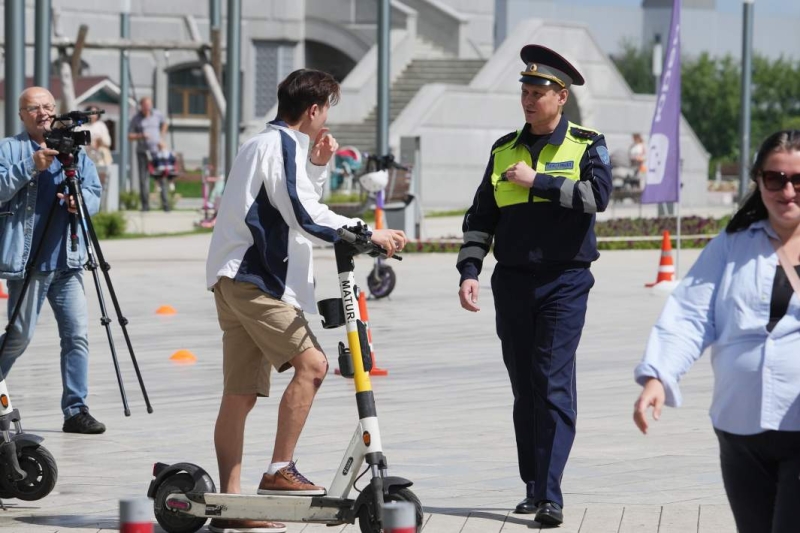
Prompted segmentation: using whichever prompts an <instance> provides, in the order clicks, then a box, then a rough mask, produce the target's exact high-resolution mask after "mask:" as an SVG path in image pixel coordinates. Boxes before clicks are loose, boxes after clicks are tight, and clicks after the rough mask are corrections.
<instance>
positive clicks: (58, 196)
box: [0, 87, 106, 434]
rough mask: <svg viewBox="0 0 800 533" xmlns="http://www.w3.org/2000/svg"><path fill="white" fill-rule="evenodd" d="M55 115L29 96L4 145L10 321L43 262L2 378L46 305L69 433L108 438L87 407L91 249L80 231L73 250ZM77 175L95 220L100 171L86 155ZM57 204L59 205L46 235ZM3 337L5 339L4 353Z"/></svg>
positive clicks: (0, 150) (0, 240) (2, 264)
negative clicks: (85, 271) (56, 340)
mask: <svg viewBox="0 0 800 533" xmlns="http://www.w3.org/2000/svg"><path fill="white" fill-rule="evenodd" d="M55 108H56V106H55V100H54V98H53V95H52V94H50V92H49V91H48V90H47V89H44V88H42V87H30V88H28V89H25V90H24V91H23V92H22V94H21V95H20V97H19V118H20V119H21V120H22V122H23V124H24V125H25V131H24V132H22V133H20V134H19V135H15V136H14V137H8V138H6V139H3V141H2V142H0V277H2V278H6V279H7V280H8V293H9V298H8V316H9V317H11V315H12V312H13V310H14V307H15V306H16V305H17V301H18V300H19V298H20V294H21V292H22V285H23V281H24V277H25V268H26V267H27V265H28V263H29V261H33V260H34V259H35V260H36V262H35V263H33V264H32V265H31V270H30V277H31V279H30V284H29V286H28V289H27V291H26V292H25V298H24V300H23V301H22V304H21V307H20V312H19V316H18V317H17V320H16V321H15V322H14V324H12V326H11V328H10V329H9V330H8V335H9V338H8V340H7V342H6V345H5V347H4V349H3V352H2V353H1V354H0V370H2V372H3V375H7V374H8V371H9V370H10V369H11V365H13V364H14V361H16V359H17V357H19V356H20V355H22V352H24V351H25V348H26V347H27V346H28V343H29V342H30V340H31V338H32V337H33V331H34V328H35V327H36V321H37V319H38V318H39V313H40V311H41V309H42V304H43V303H44V299H45V297H46V298H47V299H48V300H49V302H50V307H52V309H53V314H54V315H55V319H56V322H57V323H58V334H59V337H60V338H61V379H62V383H63V387H64V392H63V395H62V396H61V409H62V411H63V412H64V426H63V428H62V429H63V431H64V432H66V433H88V434H93V433H103V432H104V431H105V430H106V427H105V425H103V424H101V423H100V422H98V421H97V420H95V418H94V417H93V416H92V415H90V414H89V407H88V406H87V405H86V396H87V394H88V381H89V380H88V363H89V338H88V327H87V323H88V319H87V312H86V294H85V293H84V289H83V277H82V268H83V265H84V263H86V248H85V246H84V244H83V242H82V241H83V236H82V235H80V233H81V232H80V231H78V234H79V235H78V238H79V245H78V251H76V252H73V251H72V250H71V247H70V246H68V244H69V238H68V233H69V215H70V214H71V213H76V209H75V202H74V199H73V198H65V195H64V192H63V191H64V184H63V182H64V173H63V171H62V168H61V163H60V162H59V161H58V159H57V158H56V156H57V155H58V152H57V151H56V150H52V149H49V148H48V147H47V144H46V143H45V139H44V136H45V134H46V132H48V131H49V130H50V127H51V124H52V120H53V113H54V112H55ZM77 169H78V177H79V179H81V183H82V190H83V197H84V199H85V201H86V207H87V209H88V212H89V213H96V212H97V210H98V208H99V207H100V180H99V178H98V177H97V169H96V168H95V166H94V163H92V161H91V160H90V159H89V158H88V157H87V156H86V154H85V153H84V152H83V151H81V152H79V155H78V158H77ZM54 202H57V203H58V205H56V206H55V209H54V210H53V211H52V213H53V214H52V219H51V220H50V225H49V227H48V228H47V233H46V234H45V231H44V229H45V225H46V223H47V218H48V215H49V214H50V212H51V207H53V203H54ZM67 203H68V204H69V206H67ZM40 245H41V248H40ZM37 250H38V251H39V253H38V255H37ZM34 256H35V257H34ZM4 337H5V335H3V336H2V337H0V345H2V342H3V341H4V340H5V339H4Z"/></svg>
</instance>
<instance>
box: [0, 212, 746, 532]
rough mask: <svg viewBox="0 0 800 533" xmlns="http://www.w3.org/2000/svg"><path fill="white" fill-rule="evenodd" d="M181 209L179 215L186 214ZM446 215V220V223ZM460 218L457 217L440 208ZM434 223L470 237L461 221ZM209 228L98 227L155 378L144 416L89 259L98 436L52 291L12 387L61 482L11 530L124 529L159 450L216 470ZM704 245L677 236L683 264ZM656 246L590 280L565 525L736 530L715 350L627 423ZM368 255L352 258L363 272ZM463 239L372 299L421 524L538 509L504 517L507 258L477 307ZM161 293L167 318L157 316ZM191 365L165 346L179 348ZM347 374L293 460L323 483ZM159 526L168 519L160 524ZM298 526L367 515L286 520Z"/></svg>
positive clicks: (406, 264)
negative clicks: (68, 389)
mask: <svg viewBox="0 0 800 533" xmlns="http://www.w3.org/2000/svg"><path fill="white" fill-rule="evenodd" d="M173 214H175V213H173ZM450 223H452V222H450ZM438 224H440V225H446V224H448V222H446V221H444V222H439V223H438ZM453 224H454V227H453V228H452V231H450V228H444V227H443V228H440V231H441V233H442V234H447V233H453V234H458V233H460V231H459V229H460V228H459V226H458V224H457V222H456V223H453ZM209 241H210V235H207V234H206V235H191V236H183V237H164V238H147V239H127V240H114V241H103V242H102V247H103V252H104V254H105V256H106V259H107V260H108V261H109V262H110V263H111V266H112V268H111V271H110V273H111V277H112V281H113V283H114V287H115V289H116V292H117V295H118V297H119V301H120V302H121V305H122V311H123V313H124V315H125V316H126V317H127V318H128V319H129V321H130V324H129V331H130V335H131V338H132V341H133V346H134V348H135V353H136V358H137V360H138V362H139V365H140V367H141V369H142V373H143V375H144V381H145V384H146V386H147V392H148V394H149V396H150V400H151V402H152V405H153V407H154V410H155V412H154V413H153V414H147V412H146V410H145V407H144V402H143V400H142V394H141V392H140V390H139V387H138V384H137V381H136V378H135V375H134V372H133V369H132V365H131V361H130V357H129V355H128V352H127V349H126V347H125V343H124V340H123V338H122V335H121V332H120V329H119V326H118V323H117V320H116V317H115V316H113V307H112V304H111V298H110V297H109V294H108V292H107V291H105V288H104V291H105V296H106V298H105V301H106V305H107V306H108V307H109V309H110V310H111V312H112V318H114V322H113V324H112V331H113V333H114V339H115V345H116V349H117V353H118V357H119V362H120V366H121V368H122V373H123V377H124V380H125V390H126V392H127V397H128V401H129V403H130V407H131V413H132V414H131V416H130V417H125V416H124V415H123V411H122V404H121V401H120V393H119V387H118V385H117V381H116V378H115V374H114V370H113V365H112V360H111V356H110V350H109V345H108V341H107V338H106V333H105V330H104V329H103V328H102V327H101V325H100V323H99V317H100V315H99V306H98V299H97V297H96V296H95V291H94V289H93V288H92V286H93V283H92V277H91V276H90V275H87V276H85V281H86V285H87V293H88V297H89V303H90V316H91V329H90V332H91V339H90V341H91V353H92V355H91V363H90V398H89V405H90V407H91V409H92V413H93V414H94V415H95V416H96V417H97V418H98V419H99V420H101V421H102V422H104V423H106V425H107V426H108V431H107V432H106V433H105V434H104V435H100V436H83V435H72V434H70V435H68V434H64V433H62V432H61V423H62V420H61V412H60V410H59V407H58V406H59V398H60V395H61V382H60V377H59V370H58V368H59V363H58V359H59V356H58V353H59V348H58V337H57V334H56V325H55V323H54V319H53V316H52V314H51V313H50V310H49V307H47V306H45V307H46V311H45V313H44V315H43V316H42V318H41V320H40V322H39V327H38V330H37V334H36V336H35V337H34V340H33V343H32V344H31V346H30V347H29V348H28V351H27V352H26V353H25V355H24V356H23V357H22V358H21V359H20V360H19V361H18V363H17V365H16V366H15V367H14V369H13V370H12V372H11V374H10V376H9V379H8V385H9V388H10V391H11V395H12V400H13V402H14V405H15V406H16V407H18V408H19V409H20V411H21V413H22V417H23V427H24V429H25V430H26V431H28V432H30V433H34V434H37V435H41V436H42V437H44V438H45V441H44V445H45V446H46V447H47V448H48V449H49V450H50V451H51V452H52V454H53V455H54V456H55V459H56V461H57V463H58V468H59V479H58V483H57V485H56V487H55V489H54V491H53V492H52V493H51V494H50V495H49V496H48V497H46V498H45V499H43V500H40V501H37V502H20V501H17V500H11V501H6V502H5V504H6V507H7V508H6V510H5V511H0V529H1V530H3V531H13V532H31V533H45V532H61V533H88V532H97V531H113V530H116V529H118V527H119V526H118V502H119V500H120V499H124V498H130V497H143V496H144V495H145V492H146V490H147V486H148V483H149V482H150V479H151V470H152V464H153V462H154V461H162V462H168V463H172V462H178V461H189V462H193V463H196V464H199V465H201V466H203V467H204V468H206V469H207V470H208V471H209V473H211V475H212V477H214V478H216V475H217V473H216V461H215V455H214V446H213V438H212V435H213V427H214V421H215V417H216V412H217V407H218V403H219V398H220V389H221V334H220V331H219V327H218V325H217V322H216V315H215V311H214V304H213V298H212V295H211V293H209V292H207V291H206V290H205V288H204V265H205V256H206V251H207V247H208V243H209ZM697 253H698V252H697V251H696V250H693V251H683V252H682V253H681V258H680V263H681V271H685V269H686V267H687V266H688V265H690V264H691V263H692V262H693V261H694V259H695V258H696V257H697ZM316 255H317V263H316V271H317V297H318V299H321V298H325V297H332V296H336V295H337V290H338V289H337V285H336V273H335V265H334V261H333V252H332V250H331V249H320V250H318V251H317V254H316ZM659 255H660V254H659V253H658V251H656V250H650V251H625V252H604V253H603V256H602V258H601V259H600V260H599V261H598V262H597V263H596V265H595V266H594V267H593V272H594V275H595V277H596V280H597V281H596V285H595V288H594V289H593V291H592V293H591V297H590V300H589V313H588V317H587V322H586V328H585V330H584V334H583V339H582V342H581V346H580V349H579V352H578V390H579V393H578V402H579V417H578V437H577V441H576V443H575V447H574V449H573V452H572V456H571V459H570V462H569V464H568V468H567V470H566V472H565V475H564V481H563V489H564V493H565V502H566V507H565V515H566V521H565V523H564V525H563V527H562V528H560V530H559V531H564V532H581V533H603V532H609V533H612V532H614V533H617V532H637V533H639V532H641V533H649V532H661V533H667V532H675V533H688V532H695V531H699V532H712V531H713V532H719V533H728V532H734V531H735V528H734V526H733V521H732V518H731V515H730V511H729V509H728V507H727V504H726V499H725V494H724V491H723V487H722V482H721V476H720V472H719V465H718V458H717V454H718V451H717V443H716V438H715V437H714V434H713V432H712V429H711V425H710V422H709V419H708V415H707V411H708V406H709V404H710V399H711V371H710V365H709V361H708V360H707V359H706V358H704V359H701V361H700V362H699V363H698V364H697V365H696V366H695V368H694V369H693V371H692V372H691V373H690V374H689V375H687V376H686V378H685V379H684V380H683V382H682V388H683V393H684V399H685V405H684V406H683V407H682V408H681V409H679V410H674V409H667V410H665V412H664V414H663V416H662V420H661V421H660V422H657V423H656V424H655V425H654V427H653V429H652V431H651V434H650V435H648V436H646V437H645V436H642V435H641V434H639V432H638V431H637V430H636V428H635V427H634V425H633V422H632V420H631V414H632V407H633V402H634V400H635V399H636V396H637V394H638V389H639V388H638V386H637V385H636V384H635V383H634V382H633V377H632V376H633V368H634V366H635V365H636V363H637V362H638V360H639V359H640V357H641V354H642V350H643V347H644V344H645V340H646V338H647V335H648V332H649V329H650V327H651V326H652V324H653V322H654V321H655V319H656V317H657V316H658V313H659V312H660V309H661V307H662V305H663V301H664V296H663V295H660V294H656V293H653V292H651V291H649V290H647V289H645V288H644V284H645V283H646V282H651V281H654V279H655V276H656V269H657V266H658V261H659ZM370 261H371V260H370V259H369V258H359V259H358V260H357V266H356V268H357V270H356V275H357V279H359V280H363V279H364V277H365V276H366V273H367V271H368V269H369V267H370V265H371V262H370ZM454 262H455V255H454V254H408V255H407V256H405V258H404V260H403V261H402V262H393V266H394V268H395V270H396V272H397V275H398V282H397V288H396V289H395V291H394V293H393V294H392V295H391V298H390V299H385V300H377V301H373V300H370V301H369V313H370V319H371V326H372V332H373V337H374V344H375V351H376V359H377V363H378V366H380V367H383V368H386V369H388V370H389V375H388V376H387V377H373V378H372V383H373V388H374V390H375V397H376V401H377V410H378V416H379V418H380V424H381V430H382V434H383V435H382V437H383V443H384V447H385V453H386V455H387V457H388V460H389V464H390V467H391V468H390V472H391V473H392V474H395V475H399V476H403V477H407V478H410V479H411V480H413V481H414V486H413V488H412V489H413V490H414V491H415V493H416V494H417V495H418V496H419V498H420V500H421V501H422V503H423V505H424V507H425V526H424V528H423V532H424V533H450V532H453V533H470V532H474V533H493V532H499V531H503V532H506V531H529V530H531V529H533V530H537V529H538V524H535V523H534V522H533V521H532V518H531V517H529V516H522V515H514V514H510V511H511V510H512V509H513V508H514V506H515V505H516V503H517V502H518V501H519V500H520V499H521V498H522V497H523V496H524V487H523V484H522V482H521V481H520V480H519V477H518V474H517V468H516V452H515V445H514V433H513V429H512V421H511V403H512V397H511V391H510V387H509V384H508V378H507V376H506V372H505V368H504V367H503V365H502V362H501V356H500V349H499V341H498V340H497V338H496V336H495V332H494V311H493V307H492V294H491V290H490V288H489V274H490V272H491V270H492V268H493V265H494V263H493V261H488V260H487V263H486V265H485V268H484V274H483V276H482V278H481V294H480V304H481V306H482V310H481V311H480V312H479V313H477V314H470V313H467V312H466V311H463V310H461V308H460V307H459V304H458V297H457V281H458V278H457V272H456V270H455V268H454ZM162 305H171V306H173V307H174V308H175V309H176V310H177V314H175V315H172V316H162V315H157V314H156V313H155V311H156V309H157V308H158V307H160V306H162ZM312 324H313V325H314V326H315V327H316V328H315V329H316V331H317V333H318V335H319V338H320V341H321V343H322V345H323V347H324V348H325V349H326V351H327V353H328V356H329V358H330V359H331V362H332V365H333V364H335V360H336V344H337V342H338V341H339V340H341V339H342V338H343V330H342V329H337V330H323V329H322V328H321V327H319V326H318V324H319V319H318V317H316V316H314V317H312ZM181 349H185V350H190V351H191V352H192V353H193V354H194V355H196V357H197V362H196V363H195V364H192V365H179V364H175V363H173V362H171V361H170V355H171V354H173V353H174V352H175V351H177V350H181ZM288 377H289V376H287V375H279V376H276V377H275V378H274V380H273V387H274V394H273V397H272V398H268V399H261V400H259V402H258V404H257V406H256V408H255V409H254V411H253V413H252V414H251V416H250V420H249V426H248V431H247V434H246V444H245V462H244V477H243V486H244V490H245V491H255V489H256V486H257V484H258V482H259V480H260V477H261V473H262V471H264V470H265V469H266V467H267V464H268V462H269V459H270V456H271V447H272V440H273V436H274V428H275V422H276V414H277V399H278V398H279V397H280V393H281V392H282V390H283V388H284V387H285V385H286V383H287V381H288ZM356 417H357V415H356V408H355V402H354V397H353V385H352V382H350V381H348V380H346V379H344V378H341V377H339V376H336V375H334V374H333V372H332V371H331V374H330V375H329V376H328V378H327V379H326V381H325V383H324V385H323V387H322V389H321V390H320V393H319V395H318V397H317V400H316V403H315V405H314V409H313V410H312V412H311V416H310V419H309V421H308V424H307V426H306V429H305V431H304V433H303V435H302V438H301V440H300V443H299V446H298V449H297V453H296V457H297V459H298V460H299V463H298V467H299V469H300V471H302V472H303V473H304V474H305V475H307V476H308V477H309V478H310V479H311V480H313V481H314V482H316V483H319V484H328V483H329V482H330V480H331V479H332V477H333V472H332V469H333V468H335V466H336V465H338V464H339V461H340V459H341V454H342V453H343V450H344V448H345V447H346V445H347V443H348V440H349V438H350V436H351V434H352V431H353V429H354V427H355V423H356ZM156 531H160V529H159V528H158V526H156ZM289 531H290V532H293V533H294V532H300V531H303V532H314V531H320V532H321V531H326V532H342V531H346V532H348V533H351V532H357V531H359V529H358V526H357V525H354V526H349V527H335V528H326V527H324V526H311V525H308V526H306V525H303V524H292V525H290V526H289Z"/></svg>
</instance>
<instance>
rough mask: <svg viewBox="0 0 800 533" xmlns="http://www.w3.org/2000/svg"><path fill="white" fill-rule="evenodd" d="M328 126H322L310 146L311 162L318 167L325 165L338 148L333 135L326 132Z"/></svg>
mask: <svg viewBox="0 0 800 533" xmlns="http://www.w3.org/2000/svg"><path fill="white" fill-rule="evenodd" d="M329 131H330V130H329V129H328V128H322V129H321V130H319V133H318V134H317V138H316V139H315V140H314V146H313V147H312V148H311V162H312V163H314V164H315V165H317V166H318V167H321V166H325V165H327V164H328V161H330V160H331V157H332V156H333V154H335V153H336V150H337V149H338V148H339V143H338V142H336V139H334V138H333V135H331V134H330V133H328V132H329Z"/></svg>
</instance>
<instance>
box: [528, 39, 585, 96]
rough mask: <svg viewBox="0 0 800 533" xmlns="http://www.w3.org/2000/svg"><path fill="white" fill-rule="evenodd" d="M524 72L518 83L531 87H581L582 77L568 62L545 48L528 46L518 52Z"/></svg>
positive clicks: (535, 45) (534, 45) (536, 45)
mask: <svg viewBox="0 0 800 533" xmlns="http://www.w3.org/2000/svg"><path fill="white" fill-rule="evenodd" d="M519 56H520V57H521V58H522V62H523V63H525V70H524V71H522V72H520V75H521V76H522V77H521V78H520V79H519V81H521V82H522V83H529V84H531V85H558V86H559V87H561V88H563V89H567V88H569V86H570V85H583V81H584V80H583V76H581V73H580V72H578V69H576V68H575V67H573V66H572V65H571V64H570V62H569V61H567V60H566V59H564V58H563V57H561V56H560V55H559V54H557V53H556V52H554V51H553V50H550V49H549V48H547V47H546V46H540V45H538V44H529V45H526V46H523V47H522V50H520V52H519Z"/></svg>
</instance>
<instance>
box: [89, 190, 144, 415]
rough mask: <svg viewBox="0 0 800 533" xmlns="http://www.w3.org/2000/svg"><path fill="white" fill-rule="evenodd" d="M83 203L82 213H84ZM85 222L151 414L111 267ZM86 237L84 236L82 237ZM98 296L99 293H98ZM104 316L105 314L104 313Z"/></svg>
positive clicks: (90, 221)
mask: <svg viewBox="0 0 800 533" xmlns="http://www.w3.org/2000/svg"><path fill="white" fill-rule="evenodd" d="M85 205H86V204H85V203H84V211H86V207H85ZM84 221H85V222H86V226H87V227H86V230H87V231H88V233H89V237H91V245H92V247H93V248H94V250H95V252H97V258H98V259H99V265H100V269H101V270H102V271H103V277H104V279H105V281H106V286H107V287H108V292H109V294H110V295H111V302H112V304H113V305H114V310H115V312H116V314H117V320H118V321H119V324H120V327H121V328H122V334H123V336H124V337H125V344H126V345H127V346H128V353H130V356H131V361H132V362H133V368H134V370H135V371H136V378H137V379H138V380H139V387H140V388H141V389H142V396H143V397H144V403H145V405H146V406H147V412H148V413H152V412H153V406H152V405H150V398H149V397H148V396H147V389H146V388H145V386H144V380H143V379H142V373H141V371H140V370H139V363H138V362H137V360H136V355H134V353H133V344H132V343H131V338H130V335H128V319H127V318H125V317H124V316H123V314H122V309H121V308H120V305H119V300H117V293H116V291H114V285H113V284H112V283H111V276H110V275H109V274H108V271H109V270H110V269H111V266H110V265H109V264H108V263H106V261H105V258H104V257H103V251H102V249H101V248H100V242H99V241H98V239H97V233H95V231H94V225H93V224H92V219H91V217H89V216H87V217H85V218H84ZM84 237H86V235H84ZM88 246H89V241H88V239H87V248H88ZM98 294H99V292H98ZM104 314H105V313H104Z"/></svg>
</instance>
